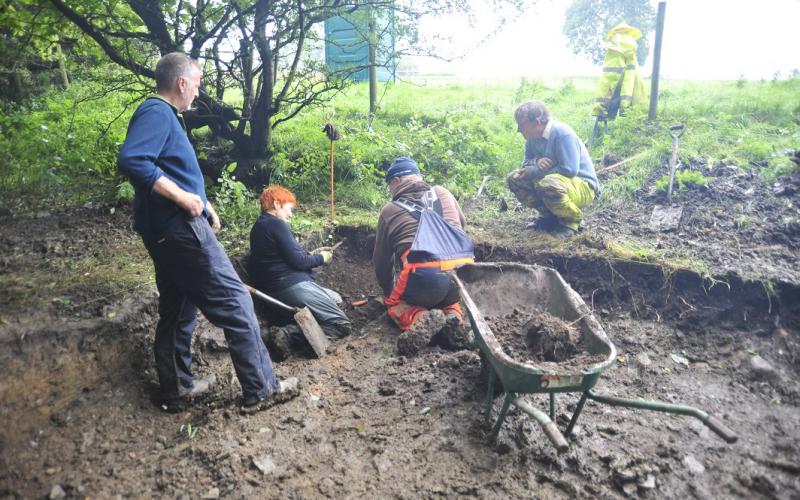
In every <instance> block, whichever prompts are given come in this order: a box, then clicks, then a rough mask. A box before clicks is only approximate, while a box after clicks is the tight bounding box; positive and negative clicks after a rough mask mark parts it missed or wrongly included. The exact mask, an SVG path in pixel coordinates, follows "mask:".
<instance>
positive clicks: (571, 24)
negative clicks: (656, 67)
mask: <svg viewBox="0 0 800 500" xmlns="http://www.w3.org/2000/svg"><path fill="white" fill-rule="evenodd" d="M623 21H624V22H626V23H628V24H629V25H631V26H633V27H635V28H638V29H639V31H641V32H642V38H641V39H640V40H639V48H638V51H637V54H636V55H637V59H638V60H639V64H644V62H645V60H646V59H647V54H648V53H649V50H650V48H649V43H648V40H647V34H648V33H650V32H651V31H653V28H654V27H655V11H654V10H653V6H652V5H650V2H649V1H648V0H574V1H573V2H572V4H571V5H570V6H569V7H568V8H567V12H566V16H565V19H564V30H563V31H564V35H566V37H567V43H568V44H569V47H570V48H571V49H572V51H573V52H574V53H575V54H584V55H586V56H588V57H589V59H590V60H591V61H592V62H593V63H595V64H602V63H603V57H604V56H605V43H604V39H605V36H606V33H608V31H609V30H610V29H611V28H613V27H614V26H616V25H617V24H619V23H621V22H623Z"/></svg>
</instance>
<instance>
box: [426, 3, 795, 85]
mask: <svg viewBox="0 0 800 500" xmlns="http://www.w3.org/2000/svg"><path fill="white" fill-rule="evenodd" d="M570 3H571V2H570V0H538V1H537V2H536V4H535V6H533V7H531V8H529V9H528V10H527V12H526V13H525V14H524V15H523V16H522V17H521V18H519V19H517V20H516V22H514V23H512V24H510V25H508V26H507V27H506V28H505V29H504V30H503V31H502V32H500V33H499V34H497V35H496V36H494V37H492V38H491V39H490V40H489V41H487V42H486V43H484V44H483V45H482V46H480V47H478V48H477V49H475V50H474V51H472V52H470V53H469V55H468V56H467V57H465V58H463V59H461V60H458V61H455V62H451V63H442V62H439V61H431V60H424V59H421V58H417V59H415V60H414V62H413V64H415V65H416V66H417V68H418V69H419V70H420V71H421V72H447V73H454V74H456V75H459V76H464V77H494V76H501V77H507V76H529V77H545V76H581V75H585V76H594V75H596V74H597V73H598V71H599V68H597V67H595V66H593V65H592V64H591V63H589V62H588V60H586V59H582V58H579V57H577V56H575V55H573V54H572V52H571V51H570V50H569V49H568V48H567V42H566V39H565V38H564V35H563V34H562V29H563V24H564V12H565V11H566V8H567V6H568V5H569V4H570ZM651 3H652V4H653V6H654V8H656V6H657V5H658V2H657V1H652V2H651ZM798 22H800V0H761V1H758V2H752V1H745V0H668V1H667V9H666V17H665V26H664V40H663V47H662V53H661V74H662V76H664V77H666V78H680V79H697V80H702V79H737V78H739V77H740V76H744V77H745V78H748V79H761V78H764V79H771V78H772V77H773V75H774V74H775V73H776V72H777V71H780V74H781V77H782V78H786V77H787V76H788V75H789V73H790V72H791V71H792V70H793V69H798V70H800V49H799V48H800V41H799V40H798V37H799V36H800V30H798V28H797V24H798ZM465 26H466V25H465V22H464V21H463V20H457V19H452V18H451V19H448V20H442V19H437V20H429V21H427V22H426V24H424V25H423V27H422V28H423V31H428V30H435V31H437V32H445V33H449V34H451V35H452V36H453V38H454V40H455V41H456V42H457V43H456V46H458V47H464V48H466V47H472V46H474V45H475V44H476V43H477V42H478V40H480V39H481V38H482V37H483V36H484V34H485V32H486V31H487V30H488V29H489V28H488V24H485V25H482V26H481V25H479V26H478V27H477V28H476V29H465ZM481 30H483V32H481ZM650 37H651V43H650V47H651V50H652V47H653V46H654V45H655V43H653V42H654V39H655V33H651V35H650ZM651 63H652V55H651V56H648V59H647V63H646V65H645V67H644V68H643V70H642V71H643V74H644V76H649V75H650V72H651V66H650V65H651Z"/></svg>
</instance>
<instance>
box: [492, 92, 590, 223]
mask: <svg viewBox="0 0 800 500" xmlns="http://www.w3.org/2000/svg"><path fill="white" fill-rule="evenodd" d="M514 119H515V120H516V122H517V131H518V132H519V133H520V134H522V136H523V137H524V138H525V161H524V163H523V164H522V167H521V168H519V169H518V170H515V171H513V172H512V173H511V174H510V175H509V176H508V179H507V181H508V188H509V189H510V190H511V192H513V193H514V195H515V196H516V197H517V199H518V200H519V201H520V202H521V203H522V204H523V205H525V206H527V207H530V208H535V209H536V210H537V211H539V213H540V214H541V217H540V219H539V220H537V221H535V222H532V223H531V224H528V229H533V228H536V229H542V230H546V231H549V232H550V233H551V234H553V235H555V236H559V237H569V236H573V235H574V234H575V233H576V232H577V231H578V227H579V226H580V223H581V220H582V219H583V212H582V209H583V208H585V207H586V206H588V205H589V204H590V203H592V202H593V201H594V200H595V199H596V198H598V197H599V196H600V184H599V183H598V182H597V174H595V171H594V165H593V164H592V159H591V158H589V152H588V151H587V150H586V146H584V145H583V142H582V141H581V140H580V139H579V138H578V136H577V135H576V134H575V131H574V130H572V127H570V126H569V125H567V124H566V123H561V122H558V121H556V120H553V119H552V118H551V117H550V111H549V110H548V109H547V107H546V106H545V105H544V103H542V102H541V101H529V102H526V103H524V104H522V105H520V106H519V107H518V108H517V110H516V111H515V112H514Z"/></svg>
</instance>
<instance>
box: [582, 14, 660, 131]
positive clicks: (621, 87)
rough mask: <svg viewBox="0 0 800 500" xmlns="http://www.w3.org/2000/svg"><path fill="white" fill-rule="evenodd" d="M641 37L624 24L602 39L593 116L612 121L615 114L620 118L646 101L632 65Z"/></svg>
mask: <svg viewBox="0 0 800 500" xmlns="http://www.w3.org/2000/svg"><path fill="white" fill-rule="evenodd" d="M641 37H642V32H641V31H639V30H638V29H636V28H634V27H632V26H628V25H627V24H625V23H620V24H618V25H617V26H615V27H614V28H612V29H611V31H609V32H608V34H607V35H606V57H605V60H604V61H603V76H601V77H600V81H599V82H598V85H597V98H596V99H595V105H594V108H593V109H592V114H593V115H594V116H598V117H601V118H610V119H612V120H613V119H614V117H615V116H616V114H617V111H619V114H620V115H622V114H624V113H625V110H627V109H628V108H629V107H631V106H636V105H637V104H640V103H644V102H645V101H646V97H647V96H646V95H645V89H644V81H643V80H642V77H641V75H640V74H639V65H638V64H637V62H636V48H637V46H636V40H638V39H640V38H641Z"/></svg>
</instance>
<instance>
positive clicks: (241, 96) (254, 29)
mask: <svg viewBox="0 0 800 500" xmlns="http://www.w3.org/2000/svg"><path fill="white" fill-rule="evenodd" d="M490 1H491V2H492V3H495V4H498V5H501V4H502V5H504V6H511V7H513V8H515V9H519V8H521V6H522V3H523V2H522V0H490ZM14 6H15V9H16V11H17V12H20V13H26V15H25V16H18V21H19V22H18V24H19V25H20V26H21V28H20V27H19V26H18V27H17V29H18V30H19V29H24V28H25V27H26V26H27V28H28V29H33V26H34V24H33V23H31V22H30V19H31V18H36V16H37V15H38V14H37V13H40V12H43V11H44V12H46V13H47V16H48V19H56V20H60V22H61V24H62V26H63V25H64V22H63V21H64V20H65V19H66V20H68V21H69V22H70V26H71V28H70V29H72V30H74V31H75V32H78V33H80V34H82V37H83V38H86V39H90V40H92V41H93V42H94V43H95V44H96V46H97V47H99V48H100V49H102V52H103V53H104V54H105V56H107V57H108V59H110V60H111V61H112V62H113V63H115V64H117V65H119V66H120V67H122V68H124V69H125V70H127V72H126V73H124V74H127V75H128V78H129V80H131V81H133V82H136V81H138V82H139V87H140V88H141V89H142V90H141V92H142V93H144V92H145V91H149V90H150V89H151V88H152V82H150V81H149V80H150V79H152V78H153V76H154V75H153V67H154V65H155V62H156V61H157V60H158V58H159V57H160V56H162V55H164V54H167V53H169V52H173V51H184V52H186V53H188V54H189V55H190V56H192V57H193V58H196V59H198V60H200V61H201V63H202V65H203V69H204V87H203V88H202V89H201V95H200V98H199V99H198V100H197V102H196V106H195V109H194V110H192V111H190V112H187V113H186V114H185V118H186V123H187V126H188V128H190V129H192V128H199V127H203V126H208V127H209V128H210V129H211V130H212V132H213V135H214V136H216V137H221V138H223V139H225V140H227V141H229V142H230V144H231V147H230V149H229V156H231V157H232V158H233V159H236V160H238V162H239V168H238V169H237V174H238V175H239V177H240V178H247V177H248V175H250V174H254V173H257V171H259V170H260V171H262V172H263V170H264V168H265V167H264V165H265V162H264V160H265V159H268V158H269V153H270V143H271V134H272V130H273V129H274V128H275V127H276V126H279V125H280V124H281V123H283V122H285V121H287V120H290V119H291V118H293V117H294V116H296V115H297V114H298V113H300V112H301V111H302V110H303V109H304V108H306V107H308V106H310V105H313V104H316V103H320V102H322V101H324V100H326V99H327V98H329V97H331V96H332V95H335V94H336V93H337V92H339V91H341V90H342V89H343V88H344V87H345V86H346V85H347V84H348V76H350V75H351V74H352V73H353V72H356V71H360V70H363V69H364V67H365V66H364V64H367V63H363V64H361V65H358V64H357V65H354V66H352V67H346V68H336V69H332V68H329V67H326V66H325V64H324V61H321V57H319V54H320V53H321V49H322V45H323V43H324V42H325V39H324V38H325V34H324V31H323V30H322V29H321V28H322V25H323V23H324V22H325V21H326V20H328V19H331V18H333V17H335V16H344V17H347V18H348V19H352V20H353V22H354V23H355V25H356V26H361V25H363V26H364V27H366V26H373V27H374V26H376V24H375V23H374V22H372V20H374V19H375V18H380V19H382V20H388V21H390V22H383V23H378V24H377V25H378V26H381V27H382V28H381V29H391V30H393V35H394V36H396V37H400V38H401V39H402V40H403V41H404V42H403V43H402V44H400V45H399V46H398V47H397V48H396V50H395V54H393V55H394V57H393V58H387V57H383V58H382V59H383V60H395V61H396V60H397V57H398V56H400V55H402V54H404V53H420V52H426V48H425V47H426V46H427V44H426V43H425V40H424V39H423V37H421V36H420V33H419V30H418V27H419V24H420V20H421V19H422V18H423V17H425V16H431V15H432V16H444V15H447V14H449V13H454V12H468V11H469V10H470V7H469V4H467V3H461V2H452V1H450V0H401V1H397V0H234V1H227V0H194V1H188V0H166V1H164V0H71V1H69V2H66V1H65V0H43V1H38V0H15V1H14ZM39 30H40V31H43V29H42V28H39ZM369 31H373V33H369ZM363 36H364V37H365V41H366V40H367V39H368V38H369V37H374V36H376V34H375V33H374V28H373V29H372V30H364V35H363ZM377 36H380V33H378V34H377ZM208 173H209V174H210V175H211V176H212V178H216V175H214V174H215V173H214V172H208ZM216 173H218V172H216ZM268 175H269V174H268V171H267V176H268ZM262 176H263V175H262ZM261 180H262V181H263V179H261Z"/></svg>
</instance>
